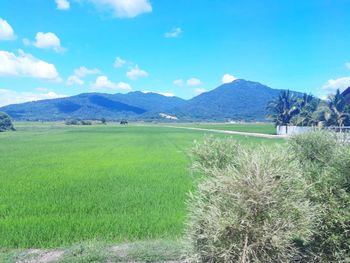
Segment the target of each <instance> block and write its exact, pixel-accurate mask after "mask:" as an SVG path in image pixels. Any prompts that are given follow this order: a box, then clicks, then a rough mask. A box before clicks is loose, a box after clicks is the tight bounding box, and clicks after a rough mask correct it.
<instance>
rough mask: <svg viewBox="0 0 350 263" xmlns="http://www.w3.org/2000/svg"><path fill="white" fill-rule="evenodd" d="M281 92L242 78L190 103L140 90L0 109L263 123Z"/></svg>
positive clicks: (35, 115) (50, 115)
mask: <svg viewBox="0 0 350 263" xmlns="http://www.w3.org/2000/svg"><path fill="white" fill-rule="evenodd" d="M280 91H281V90H276V89H272V88H269V87H267V86H265V85H263V84H260V83H258V82H252V81H247V80H243V79H238V80H235V81H233V82H231V83H227V84H223V85H221V86H219V87H218V88H216V89H214V90H212V91H209V92H205V93H202V94H201V95H198V96H196V97H194V98H192V99H190V100H184V99H181V98H178V97H166V96H163V95H160V94H157V93H143V92H140V91H136V92H129V93H127V94H105V93H83V94H80V95H76V96H72V97H67V98H60V99H51V100H42V101H35V102H27V103H22V104H13V105H9V106H5V107H2V108H0V111H3V112H6V113H7V114H9V115H10V116H11V117H12V118H13V119H15V120H64V119H68V118H76V119H101V118H106V119H107V120H120V119H128V120H162V117H161V116H160V113H164V114H168V115H170V116H176V117H177V118H178V119H179V121H193V120H197V121H198V120H206V121H227V120H248V121H249V120H257V121H263V120H265V115H266V106H267V104H268V102H269V101H271V100H272V99H273V98H275V97H276V96H278V94H279V93H280Z"/></svg>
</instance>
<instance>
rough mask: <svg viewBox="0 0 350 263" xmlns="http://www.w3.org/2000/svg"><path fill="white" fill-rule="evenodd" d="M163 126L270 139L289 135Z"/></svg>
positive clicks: (283, 137)
mask: <svg viewBox="0 0 350 263" xmlns="http://www.w3.org/2000/svg"><path fill="white" fill-rule="evenodd" d="M161 127H167V128H174V129H186V130H195V131H206V132H214V133H224V134H234V135H243V136H250V137H258V138H268V139H285V138H287V136H285V135H272V134H264V133H255V132H239V131H227V130H216V129H215V130H214V129H204V128H194V127H183V126H170V125H161Z"/></svg>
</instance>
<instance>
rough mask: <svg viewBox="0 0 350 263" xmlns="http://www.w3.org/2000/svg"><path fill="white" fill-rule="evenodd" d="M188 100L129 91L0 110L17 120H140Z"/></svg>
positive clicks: (38, 102) (178, 105) (16, 105)
mask: <svg viewBox="0 0 350 263" xmlns="http://www.w3.org/2000/svg"><path fill="white" fill-rule="evenodd" d="M185 102H186V101H185V100H183V99H181V98H178V97H166V96H162V95H160V94H156V93H143V92H140V91H136V92H129V93H128V94H104V93H83V94H79V95H77V96H72V97H67V98H60V99H50V100H41V101H34V102H27V103H22V104H12V105H8V106H5V107H2V108H0V111H3V112H6V113H7V114H9V115H10V116H11V117H12V118H13V119H15V120H45V121H48V120H64V119H68V118H75V119H90V120H91V119H101V118H106V119H108V120H118V119H140V117H139V116H141V115H145V116H154V115H158V114H156V112H158V111H166V110H168V109H171V108H174V107H180V106H181V105H182V104H184V103H185ZM145 113H147V114H145ZM141 119H142V118H141Z"/></svg>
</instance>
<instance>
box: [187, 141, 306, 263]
mask: <svg viewBox="0 0 350 263" xmlns="http://www.w3.org/2000/svg"><path fill="white" fill-rule="evenodd" d="M192 155H193V158H194V160H195V168H196V169H197V170H200V171H202V173H203V174H204V179H203V180H201V181H199V184H198V188H197V189H196V191H195V192H194V193H193V194H191V195H190V200H189V219H188V228H187V237H188V241H189V247H190V249H189V251H188V255H187V258H188V262H213V263H214V262H242V263H244V262H266V263H267V262H288V261H290V260H292V258H294V257H295V256H297V254H298V253H297V248H296V246H295V245H294V241H295V240H299V241H300V242H301V243H303V242H304V241H306V240H307V239H308V237H309V236H310V234H311V233H310V230H309V229H310V228H311V227H310V224H311V221H312V218H313V210H312V209H311V208H310V205H309V203H308V201H307V200H306V199H305V197H304V189H305V182H304V180H303V178H302V174H301V170H300V169H299V166H298V165H297V162H295V161H292V160H290V158H289V157H288V154H287V153H286V151H284V150H283V149H282V148H278V149H277V150H276V149H267V148H258V149H246V148H243V147H242V146H240V145H239V144H237V143H236V142H235V141H233V140H231V139H226V140H219V139H213V138H210V139H208V140H206V141H205V142H204V144H203V145H198V144H196V145H195V147H194V149H193V150H192Z"/></svg>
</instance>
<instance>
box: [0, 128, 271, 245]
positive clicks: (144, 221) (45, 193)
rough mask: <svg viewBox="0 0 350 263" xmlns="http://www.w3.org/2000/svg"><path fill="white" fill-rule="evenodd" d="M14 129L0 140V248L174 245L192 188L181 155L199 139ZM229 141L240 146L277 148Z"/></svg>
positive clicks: (182, 134)
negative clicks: (153, 242)
mask: <svg viewBox="0 0 350 263" xmlns="http://www.w3.org/2000/svg"><path fill="white" fill-rule="evenodd" d="M15 126H16V128H17V131H16V132H8V133H1V134H0V182H1V183H0V247H1V248H51V247H61V246H68V245H71V244H75V243H78V242H83V241H93V240H95V241H103V242H105V241H106V242H115V243H121V242H131V241H139V240H150V239H176V238H178V237H181V235H182V233H183V229H184V220H185V217H186V205H185V201H186V196H187V193H188V192H189V191H190V190H191V188H192V180H193V178H192V177H191V175H190V173H189V170H188V167H189V163H190V160H189V157H188V155H187V152H188V149H189V148H190V147H191V145H192V143H193V141H194V140H201V139H203V137H204V136H205V133H204V132H200V131H189V130H181V129H173V128H169V127H160V126H137V125H130V126H128V127H121V126H119V125H107V126H104V125H99V126H88V127H87V126H79V127H73V126H64V125H62V124H57V123H47V124H40V123H16V124H15ZM201 127H202V126H201ZM218 127H219V126H218ZM220 127H221V126H220ZM251 127H253V126H251ZM259 127H260V126H259ZM214 136H228V135H217V134H216V135H214ZM235 138H237V139H238V140H240V141H242V143H247V144H260V143H268V144H274V143H276V142H278V141H274V140H269V139H260V138H249V137H244V136H235Z"/></svg>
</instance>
